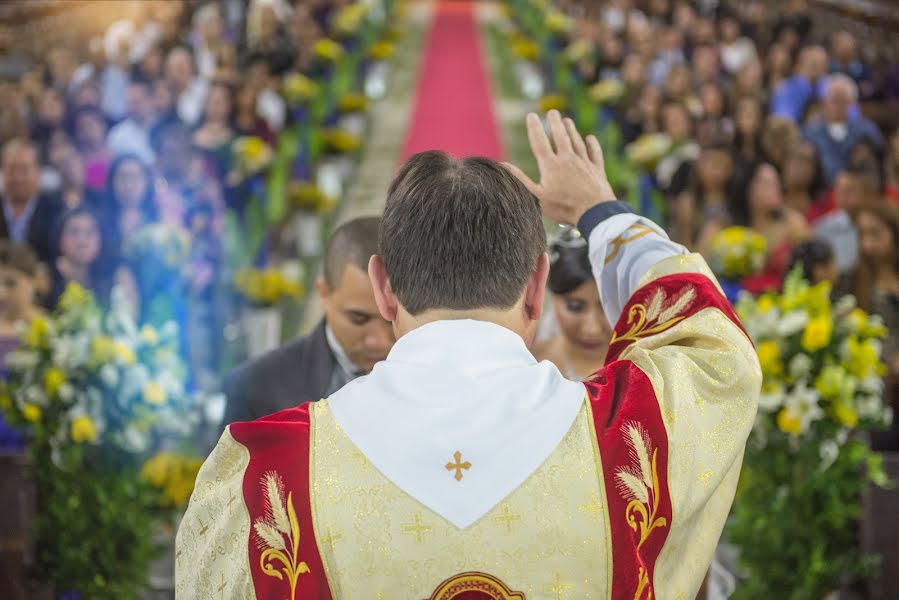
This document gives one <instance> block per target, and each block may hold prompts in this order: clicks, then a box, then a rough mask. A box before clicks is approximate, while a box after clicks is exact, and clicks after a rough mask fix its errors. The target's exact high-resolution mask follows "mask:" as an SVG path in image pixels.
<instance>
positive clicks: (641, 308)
mask: <svg viewBox="0 0 899 600" xmlns="http://www.w3.org/2000/svg"><path fill="white" fill-rule="evenodd" d="M695 299H696V288H694V287H693V286H692V285H691V286H687V287H685V288H684V289H683V290H682V291H681V293H680V294H679V295H678V296H677V298H676V299H675V300H674V301H673V302H668V298H667V296H666V294H665V290H663V289H661V288H660V289H658V290H657V291H656V293H655V294H654V295H653V297H652V300H650V302H649V306H648V307H647V306H646V305H645V304H634V305H633V306H632V307H631V309H630V310H629V311H628V313H627V324H628V326H630V329H628V330H627V332H625V333H623V334H622V335H618V334H617V333H613V334H612V341H611V342H610V344H614V343H616V342H624V341H628V342H636V341H637V340H639V339H640V338H644V337H647V336H650V335H655V334H657V333H661V332H663V331H665V330H666V329H670V328H671V327H674V326H675V325H677V324H678V323H680V322H681V321H683V320H684V319H685V318H686V315H685V314H684V313H685V312H686V310H687V309H688V308H690V305H691V304H693V301H694V300H695ZM666 304H667V307H666Z"/></svg>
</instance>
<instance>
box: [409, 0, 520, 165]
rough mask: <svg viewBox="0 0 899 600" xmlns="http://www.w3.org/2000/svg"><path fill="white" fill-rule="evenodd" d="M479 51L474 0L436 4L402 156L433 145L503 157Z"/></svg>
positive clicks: (462, 153)
mask: <svg viewBox="0 0 899 600" xmlns="http://www.w3.org/2000/svg"><path fill="white" fill-rule="evenodd" d="M481 52H482V49H481V40H480V38H479V36H478V29H477V24H476V23H475V19H474V5H473V3H470V2H440V3H439V4H437V5H436V7H435V15H434V22H433V24H432V25H431V31H430V34H429V36H428V41H427V46H426V48H425V56H424V60H423V61H422V65H421V71H420V73H419V80H418V91H417V94H416V100H415V110H414V112H413V113H412V122H411V123H410V128H409V136H408V137H407V138H406V147H405V150H404V152H403V158H406V157H408V156H410V155H412V154H415V153H416V152H422V151H424V150H434V149H438V150H445V151H447V152H449V153H450V154H452V155H454V156H457V157H458V156H466V155H470V154H478V155H482V156H489V157H491V158H496V159H500V158H502V156H503V151H502V148H501V143H500V136H499V131H498V129H497V125H496V118H495V115H494V114H493V103H492V96H491V91H490V84H489V82H488V79H487V77H488V75H487V71H486V65H485V61H484V57H483V55H482V53H481Z"/></svg>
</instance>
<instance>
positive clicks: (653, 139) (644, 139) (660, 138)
mask: <svg viewBox="0 0 899 600" xmlns="http://www.w3.org/2000/svg"><path fill="white" fill-rule="evenodd" d="M671 146H672V143H671V138H669V137H668V136H667V135H665V134H664V133H647V134H644V135H641V136H640V137H639V138H637V139H636V140H634V141H633V142H632V143H630V144H628V145H627V147H625V149H624V152H625V154H626V155H627V159H628V160H629V161H631V162H632V163H634V164H635V165H637V166H639V167H640V168H642V169H643V170H644V171H652V170H654V169H655V167H656V165H657V164H658V163H659V161H660V160H662V159H663V158H664V157H665V155H666V154H668V152H670V151H671Z"/></svg>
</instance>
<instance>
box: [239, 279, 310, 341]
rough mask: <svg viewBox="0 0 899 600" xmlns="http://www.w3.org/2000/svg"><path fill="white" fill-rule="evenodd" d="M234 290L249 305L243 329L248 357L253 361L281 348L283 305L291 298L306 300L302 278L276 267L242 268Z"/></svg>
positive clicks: (246, 308)
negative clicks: (304, 298) (283, 301)
mask: <svg viewBox="0 0 899 600" xmlns="http://www.w3.org/2000/svg"><path fill="white" fill-rule="evenodd" d="M234 287H235V288H236V290H237V292H238V294H240V296H241V297H242V298H243V300H244V301H245V302H246V306H245V308H244V312H243V327H244V333H245V334H246V340H247V354H248V355H249V356H250V357H251V358H252V357H254V356H259V355H260V354H264V353H266V352H268V351H269V350H273V349H275V348H277V347H278V345H279V344H280V343H281V321H282V319H281V311H280V308H279V304H280V303H281V301H282V300H284V299H287V298H295V299H299V298H302V296H303V294H304V288H303V282H302V275H301V274H300V275H299V276H296V275H295V276H294V277H290V276H289V274H288V273H285V272H284V270H282V269H278V268H275V267H266V268H260V269H241V270H240V271H238V272H237V274H236V275H235V276H234Z"/></svg>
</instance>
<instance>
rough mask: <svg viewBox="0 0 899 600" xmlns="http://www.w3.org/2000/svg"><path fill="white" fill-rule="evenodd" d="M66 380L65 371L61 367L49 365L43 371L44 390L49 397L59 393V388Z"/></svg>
mask: <svg viewBox="0 0 899 600" xmlns="http://www.w3.org/2000/svg"><path fill="white" fill-rule="evenodd" d="M65 382H66V373H65V371H63V370H62V369H58V368H56V367H50V368H49V369H47V370H46V371H44V391H45V392H47V395H48V396H49V397H51V398H54V397H56V396H57V395H58V394H59V390H60V389H62V386H63V385H64V384H65Z"/></svg>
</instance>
